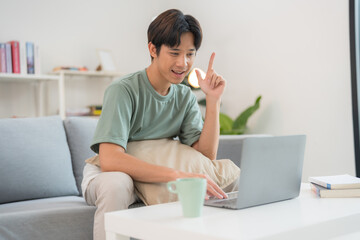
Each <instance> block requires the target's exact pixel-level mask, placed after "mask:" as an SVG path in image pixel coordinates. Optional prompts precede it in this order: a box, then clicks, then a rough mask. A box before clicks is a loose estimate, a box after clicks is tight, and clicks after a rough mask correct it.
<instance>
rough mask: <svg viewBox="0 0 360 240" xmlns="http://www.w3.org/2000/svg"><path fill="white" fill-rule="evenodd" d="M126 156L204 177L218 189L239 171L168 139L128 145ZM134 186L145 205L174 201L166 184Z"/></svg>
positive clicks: (227, 160) (136, 184)
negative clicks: (204, 175)
mask: <svg viewBox="0 0 360 240" xmlns="http://www.w3.org/2000/svg"><path fill="white" fill-rule="evenodd" d="M127 153H128V154H130V155H132V156H134V157H137V158H139V159H141V160H143V161H145V162H148V163H152V164H156V165H160V166H165V167H169V168H173V169H176V170H180V171H184V172H191V173H201V174H207V175H208V176H209V177H210V178H211V179H212V180H214V181H215V183H216V184H217V185H219V186H220V187H221V188H226V187H227V186H228V185H230V184H231V183H232V182H233V181H235V180H236V179H237V178H238V177H239V176H240V169H239V168H238V167H237V166H236V165H235V164H234V163H233V162H232V161H231V160H229V159H223V160H214V161H212V160H210V159H208V158H207V157H205V156H204V155H203V154H201V153H200V152H198V151H196V150H195V149H194V148H192V147H189V146H187V145H185V144H182V143H180V141H176V140H172V139H159V140H146V141H136V142H129V143H128V146H127ZM134 183H135V189H136V193H137V195H138V196H139V198H140V199H141V200H142V201H143V202H144V203H145V204H146V205H153V204H159V203H167V202H173V201H177V195H175V194H173V193H170V192H169V191H168V190H167V187H166V183H144V182H137V181H135V182H134Z"/></svg>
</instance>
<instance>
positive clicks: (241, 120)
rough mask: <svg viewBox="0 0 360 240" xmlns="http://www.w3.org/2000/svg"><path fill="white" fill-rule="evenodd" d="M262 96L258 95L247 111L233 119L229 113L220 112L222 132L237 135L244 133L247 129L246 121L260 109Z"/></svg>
mask: <svg viewBox="0 0 360 240" xmlns="http://www.w3.org/2000/svg"><path fill="white" fill-rule="evenodd" d="M260 100H261V96H259V97H257V99H256V101H255V103H254V105H253V106H250V107H248V108H247V109H246V110H245V111H243V112H242V113H240V115H239V116H238V117H237V118H236V119H235V121H233V120H232V119H231V118H230V117H229V116H228V115H226V114H224V113H220V116H219V118H220V134H222V135H237V134H243V133H244V132H245V130H246V123H247V121H248V119H249V117H250V116H251V115H252V114H253V113H254V112H255V111H256V110H258V109H259V107H260Z"/></svg>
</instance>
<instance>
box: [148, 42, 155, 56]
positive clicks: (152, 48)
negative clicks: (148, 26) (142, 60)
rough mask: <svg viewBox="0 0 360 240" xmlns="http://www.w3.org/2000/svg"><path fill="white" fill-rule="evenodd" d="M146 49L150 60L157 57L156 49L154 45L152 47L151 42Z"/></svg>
mask: <svg viewBox="0 0 360 240" xmlns="http://www.w3.org/2000/svg"><path fill="white" fill-rule="evenodd" d="M148 48H149V52H150V56H151V57H152V58H155V57H157V54H156V47H155V45H154V44H153V43H152V42H149V44H148Z"/></svg>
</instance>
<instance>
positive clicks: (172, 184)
mask: <svg viewBox="0 0 360 240" xmlns="http://www.w3.org/2000/svg"><path fill="white" fill-rule="evenodd" d="M174 185H175V187H176V181H171V182H168V183H167V189H168V190H169V192H172V193H175V194H177V193H178V192H177V189H176V188H175V189H174V188H173V186H174Z"/></svg>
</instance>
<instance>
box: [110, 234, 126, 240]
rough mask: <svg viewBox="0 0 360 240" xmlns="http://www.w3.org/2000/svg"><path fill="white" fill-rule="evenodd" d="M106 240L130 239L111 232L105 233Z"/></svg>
mask: <svg viewBox="0 0 360 240" xmlns="http://www.w3.org/2000/svg"><path fill="white" fill-rule="evenodd" d="M106 240H130V237H127V236H123V235H120V234H117V233H113V232H106Z"/></svg>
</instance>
